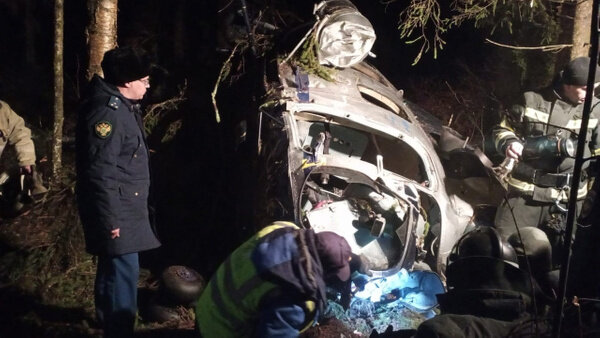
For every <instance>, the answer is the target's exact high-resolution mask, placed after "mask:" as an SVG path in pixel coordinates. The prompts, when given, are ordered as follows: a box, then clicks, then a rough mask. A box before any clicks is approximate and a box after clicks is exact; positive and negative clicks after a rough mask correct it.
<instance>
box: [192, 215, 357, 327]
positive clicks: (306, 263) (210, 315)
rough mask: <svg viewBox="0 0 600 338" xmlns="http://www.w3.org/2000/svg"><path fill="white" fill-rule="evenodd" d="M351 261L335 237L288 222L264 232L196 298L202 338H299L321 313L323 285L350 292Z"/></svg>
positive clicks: (349, 253)
mask: <svg viewBox="0 0 600 338" xmlns="http://www.w3.org/2000/svg"><path fill="white" fill-rule="evenodd" d="M351 257H358V256H355V255H353V254H352V251H351V249H350V246H349V245H348V242H346V240H345V239H344V238H343V237H341V236H339V235H337V234H335V233H333V232H327V231H324V232H318V233H315V232H314V231H313V230H310V229H300V228H298V227H297V226H296V225H295V224H293V223H289V222H275V223H273V224H272V225H269V226H267V227H265V228H263V229H262V230H260V231H259V232H258V233H256V234H255V235H254V236H252V237H251V238H250V239H249V240H248V241H246V242H245V243H243V244H242V245H241V246H240V247H238V248H237V249H236V250H235V251H234V252H233V253H232V254H231V255H230V256H229V257H228V258H227V259H226V260H225V262H223V263H222V264H221V266H220V267H219V268H218V269H217V271H216V273H215V274H214V275H213V277H212V278H211V280H210V282H209V283H208V285H207V286H206V289H205V290H204V291H203V293H202V295H200V299H199V300H198V302H197V305H196V308H195V312H196V324H197V328H198V329H199V331H200V335H201V336H202V337H204V338H212V337H215V338H217V337H218V338H226V337H296V336H298V335H299V333H300V332H302V331H303V330H305V329H308V328H309V327H311V326H312V325H313V324H314V323H316V321H317V320H318V317H319V315H320V314H322V313H323V310H324V307H325V306H326V294H325V291H326V285H327V286H333V287H337V288H340V289H345V288H346V286H348V289H349V283H348V281H349V278H350V274H351V270H352V268H351V262H350V261H351V259H352V260H354V259H353V258H351ZM357 259H358V258H357ZM358 260H359V259H358ZM356 263H357V262H356V261H355V262H352V265H354V264H356Z"/></svg>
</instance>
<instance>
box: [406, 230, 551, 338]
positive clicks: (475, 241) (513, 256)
mask: <svg viewBox="0 0 600 338" xmlns="http://www.w3.org/2000/svg"><path fill="white" fill-rule="evenodd" d="M540 231H541V230H540ZM518 262H519V258H518V255H517V252H516V251H515V249H514V248H513V247H512V245H511V244H509V243H508V242H507V241H505V240H503V239H502V238H501V236H500V235H499V234H498V232H497V231H496V230H495V229H494V228H492V227H490V226H480V227H477V228H475V229H474V230H472V231H470V232H468V233H466V234H465V235H463V236H462V237H461V238H460V239H459V240H458V241H457V242H456V244H455V246H454V248H453V249H452V251H451V253H450V255H449V256H448V265H447V268H446V277H447V286H448V292H447V293H444V294H438V295H437V297H438V301H439V304H440V311H441V313H442V314H441V315H438V316H436V317H433V318H431V319H428V320H426V321H424V322H423V323H421V325H419V327H418V329H417V333H416V335H415V338H454V337H465V338H471V337H472V338H476V337H477V338H478V337H489V338H493V337H498V338H500V337H545V336H546V334H548V333H549V331H548V327H547V326H545V325H544V321H543V320H541V317H538V316H539V313H538V310H542V309H544V308H545V307H547V306H548V305H550V304H553V302H554V301H555V300H554V299H553V298H550V297H548V296H546V294H545V293H544V292H543V291H542V289H540V288H539V286H538V285H537V282H536V281H535V280H534V279H532V278H531V276H530V274H529V273H528V272H527V271H526V270H524V269H522V268H520V267H519V264H518ZM547 263H548V265H549V264H550V258H549V257H548V259H547Z"/></svg>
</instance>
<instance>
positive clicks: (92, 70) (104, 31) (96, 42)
mask: <svg viewBox="0 0 600 338" xmlns="http://www.w3.org/2000/svg"><path fill="white" fill-rule="evenodd" d="M117 5H118V0H88V13H89V17H90V22H89V24H88V26H87V29H86V36H87V41H88V48H89V55H90V60H89V65H88V69H87V73H86V78H87V79H88V80H91V79H92V77H93V76H94V74H99V75H103V74H102V67H101V66H100V63H101V62H102V58H103V57H104V53H105V52H106V51H108V50H110V49H113V48H115V47H116V46H117V9H118V6H117Z"/></svg>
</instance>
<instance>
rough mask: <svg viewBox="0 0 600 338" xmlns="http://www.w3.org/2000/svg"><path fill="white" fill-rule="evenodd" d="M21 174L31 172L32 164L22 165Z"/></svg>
mask: <svg viewBox="0 0 600 338" xmlns="http://www.w3.org/2000/svg"><path fill="white" fill-rule="evenodd" d="M20 171H21V174H31V166H30V165H24V166H22V167H21V170H20Z"/></svg>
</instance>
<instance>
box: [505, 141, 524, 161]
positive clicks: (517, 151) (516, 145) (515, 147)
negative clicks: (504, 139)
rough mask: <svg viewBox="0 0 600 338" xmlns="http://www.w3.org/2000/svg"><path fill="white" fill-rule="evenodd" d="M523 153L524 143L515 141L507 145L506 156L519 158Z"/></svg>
mask: <svg viewBox="0 0 600 338" xmlns="http://www.w3.org/2000/svg"><path fill="white" fill-rule="evenodd" d="M522 154H523V144H521V142H517V141H514V142H512V143H510V144H509V145H508V147H506V157H507V158H513V159H515V160H518V159H519V157H521V155H522Z"/></svg>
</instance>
